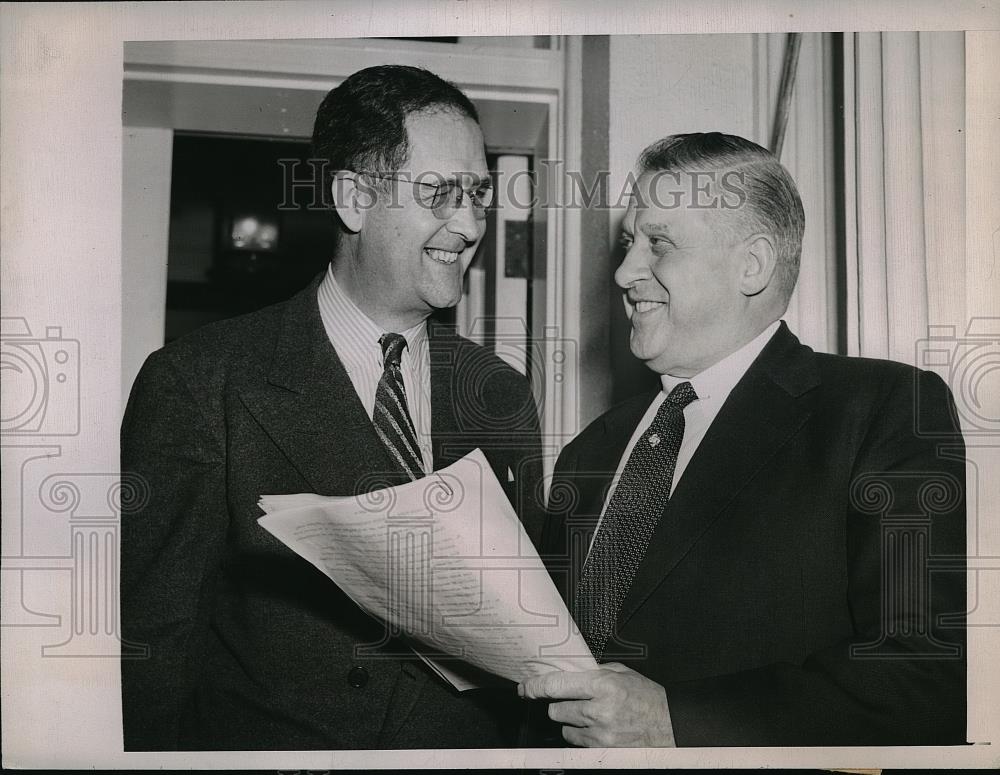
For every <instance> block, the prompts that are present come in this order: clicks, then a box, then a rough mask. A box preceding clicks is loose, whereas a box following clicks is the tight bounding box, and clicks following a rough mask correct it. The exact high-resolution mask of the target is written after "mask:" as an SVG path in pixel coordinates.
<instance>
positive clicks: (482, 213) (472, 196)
mask: <svg viewBox="0 0 1000 775" xmlns="http://www.w3.org/2000/svg"><path fill="white" fill-rule="evenodd" d="M350 172H353V173H354V174H355V175H368V176H369V177H372V178H378V179H379V180H395V181H397V182H399V183H410V184H411V185H415V186H425V187H427V188H433V189H434V190H435V192H439V191H440V189H442V188H445V187H450V188H455V189H458V191H460V192H461V193H460V194H459V195H458V198H457V199H456V200H455V201H454V202H453V203H452V204H451V206H450V208H448V210H447V212H446V213H444V214H442V213H441V212H440V211H441V210H444V209H445V204H441V205H438V206H437V207H434V206H433V205H429V204H427V203H426V202H423V201H421V200H420V199H419V198H417V201H418V202H419V204H421V205H422V206H426V207H427V209H428V210H430V211H431V212H432V213H434V216H435V217H436V218H439V219H441V220H445V219H447V218H450V217H451V216H452V215H454V214H455V212H457V211H458V210H459V208H461V206H462V199H463V198H468V200H469V204H470V205H471V206H472V211H473V212H474V213H475V214H476V217H477V218H485V217H486V210H487V209H488V208H489V206H490V205H491V204H493V198H494V196H495V190H494V187H493V180H492V179H491V178H485V179H484V182H483V183H480V185H479V186H478V189H477V190H481V189H486V190H488V191H489V192H490V197H489V201H488V202H485V203H484V202H482V201H481V199H480V197H478V196H476V191H469V190H468V189H466V188H465V187H464V186H460V185H459V184H458V181H456V180H446V181H444V182H442V183H426V182H424V181H422V180H410V179H409V178H404V177H400V176H399V175H386V174H385V173H382V172H374V171H373V170H350Z"/></svg>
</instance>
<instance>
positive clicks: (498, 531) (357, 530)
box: [259, 449, 597, 690]
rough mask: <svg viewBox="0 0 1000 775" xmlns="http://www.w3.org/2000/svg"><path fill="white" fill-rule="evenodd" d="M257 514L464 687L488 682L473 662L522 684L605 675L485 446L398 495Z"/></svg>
mask: <svg viewBox="0 0 1000 775" xmlns="http://www.w3.org/2000/svg"><path fill="white" fill-rule="evenodd" d="M260 507H261V508H262V509H263V510H264V512H265V513H266V514H265V516H263V517H261V518H260V520H259V522H260V525H261V526H262V527H263V528H264V529H265V530H267V531H268V532H270V533H271V534H272V535H274V536H275V537H276V538H278V539H279V540H280V541H281V542H282V543H284V544H285V545H286V546H288V547H289V548H291V549H292V550H293V551H295V552H296V553H297V554H299V555H300V556H302V557H303V558H305V559H306V560H308V561H309V562H311V563H312V564H313V565H315V566H316V567H317V568H319V569H320V570H321V571H322V572H323V573H325V574H326V575H327V576H329V577H330V578H331V579H332V580H333V581H334V582H335V583H336V584H337V586H339V587H340V588H341V589H342V590H343V591H344V592H345V593H346V594H347V595H348V596H350V597H351V599H352V600H354V602H355V603H357V604H358V605H359V606H360V607H361V608H363V609H364V610H366V611H367V612H368V613H369V614H371V615H372V616H374V617H376V618H378V619H379V620H381V621H383V622H385V623H386V626H387V629H388V633H389V634H391V635H393V636H396V635H403V636H406V638H407V639H408V640H410V641H411V642H412V641H416V642H417V645H416V651H417V653H418V655H420V656H421V658H423V659H424V661H425V662H427V663H428V664H430V665H431V666H432V667H433V668H434V669H435V670H436V671H437V672H438V674H439V675H441V676H442V677H443V678H444V679H445V680H447V681H449V682H450V683H451V684H452V685H453V686H455V687H456V688H458V689H460V690H464V689H468V688H473V687H474V686H478V685H481V683H482V682H481V681H478V680H476V679H474V678H473V679H470V678H469V674H470V673H474V672H475V671H469V670H468V669H464V668H465V667H466V665H467V666H472V667H473V668H477V669H478V670H482V671H485V672H486V673H490V674H493V675H495V676H500V677H502V678H506V679H509V680H512V681H517V682H520V681H523V680H525V679H526V678H530V677H532V676H535V675H539V674H541V673H545V672H550V671H552V670H594V669H596V668H597V663H596V661H595V660H594V657H593V656H592V655H591V653H590V650H589V649H588V648H587V644H586V642H585V641H584V639H583V637H582V636H581V635H580V633H579V631H578V630H577V627H576V625H575V623H574V622H573V619H572V617H571V616H570V614H569V611H568V610H567V609H566V606H565V604H564V603H563V601H562V598H561V597H560V596H559V593H558V591H557V590H556V588H555V585H554V584H553V583H552V580H551V579H550V578H549V574H548V572H547V571H546V570H545V567H544V566H543V564H542V561H541V559H540V558H539V557H538V553H537V552H536V551H535V548H534V546H533V544H532V543H531V540H530V539H529V538H528V536H527V535H526V534H525V532H524V528H523V527H522V525H521V522H520V520H519V519H518V518H517V515H516V514H515V513H514V509H513V508H512V507H511V505H510V502H509V501H508V500H507V496H506V495H505V494H504V492H503V490H502V489H501V487H500V483H499V482H498V481H497V479H496V476H495V475H494V474H493V470H492V469H491V468H490V465H489V463H488V462H487V460H486V458H485V456H484V455H483V453H482V451H481V450H478V449H476V450H474V451H473V452H470V453H469V454H468V455H466V456H465V457H463V458H462V459H461V460H459V461H457V462H455V463H453V464H452V465H450V466H448V467H447V468H444V469H442V470H440V471H435V472H433V473H431V474H429V475H428V476H426V477H424V478H422V479H418V480H416V481H413V482H409V483H407V484H403V485H400V486H398V487H391V488H387V489H382V490H375V491H373V492H370V493H366V494H362V495H357V496H347V497H324V496H320V495H313V494H300V495H264V496H261V498H260ZM442 657H451V658H453V659H452V660H447V659H442ZM456 659H457V660H461V662H464V663H466V665H462V664H461V662H459V663H457V664H456V662H455V660H456Z"/></svg>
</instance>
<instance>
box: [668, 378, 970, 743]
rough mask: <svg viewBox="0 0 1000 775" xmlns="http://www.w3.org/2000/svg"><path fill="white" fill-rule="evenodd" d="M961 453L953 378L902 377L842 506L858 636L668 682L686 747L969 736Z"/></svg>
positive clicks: (879, 413)
mask: <svg viewBox="0 0 1000 775" xmlns="http://www.w3.org/2000/svg"><path fill="white" fill-rule="evenodd" d="M911 375H912V376H911ZM914 380H916V382H914ZM915 388H916V389H915ZM964 459H965V449H964V444H963V441H962V436H961V432H960V431H959V429H958V427H957V425H956V422H955V413H954V405H953V402H952V399H951V394H950V392H949V391H948V388H947V387H946V386H945V384H944V382H943V381H942V380H941V379H940V378H939V377H937V376H936V375H935V374H932V373H930V372H919V373H917V372H915V371H907V372H906V373H904V374H903V375H902V377H900V378H899V379H897V380H896V381H895V383H894V384H893V385H892V388H891V389H890V390H889V392H888V396H887V398H886V400H885V402H884V403H883V404H882V406H881V407H879V408H878V409H877V410H876V411H875V413H874V414H873V416H872V418H871V426H870V429H869V431H868V433H867V436H866V437H865V438H864V441H863V442H862V444H861V446H860V448H859V450H858V454H857V456H856V458H855V464H854V467H853V471H852V482H851V492H850V497H849V502H848V503H847V504H845V508H846V520H847V545H846V547H844V550H845V551H846V552H847V567H848V590H847V595H848V600H847V604H848V606H849V610H850V614H851V619H852V622H853V630H854V633H853V636H852V637H851V638H849V639H846V640H843V641H841V642H838V643H834V644H831V645H830V646H829V647H827V648H824V649H822V650H820V651H817V652H816V653H813V654H811V655H810V656H809V657H808V658H807V659H805V661H804V662H803V663H802V664H772V665H769V666H766V667H763V668H759V669H755V670H751V671H746V672H741V673H736V674H731V675H722V676H717V677H712V678H706V679H699V680H691V681H685V682H677V683H668V684H667V685H666V686H665V689H666V693H667V701H668V704H669V707H670V714H671V719H672V724H673V727H674V733H675V736H676V739H677V742H678V745H682V746H704V745H775V746H781V745H897V744H899V745H902V744H906V745H916V744H920V745H930V744H957V743H963V742H964V741H965V725H966V713H965V711H966V707H965V702H966V696H965V680H966V679H965V664H966V661H965V629H964V611H965V603H966V600H965V573H964V567H965V566H964V558H965V525H966V520H965V462H964ZM831 549H832V550H836V548H833V547H832V548H831ZM734 637H738V635H737V634H736V633H734Z"/></svg>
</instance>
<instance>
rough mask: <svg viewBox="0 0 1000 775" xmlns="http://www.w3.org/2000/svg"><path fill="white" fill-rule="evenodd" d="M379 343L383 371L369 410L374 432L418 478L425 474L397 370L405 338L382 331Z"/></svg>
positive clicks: (412, 475) (401, 379) (408, 470)
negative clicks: (371, 407)
mask: <svg viewBox="0 0 1000 775" xmlns="http://www.w3.org/2000/svg"><path fill="white" fill-rule="evenodd" d="M378 343H379V344H380V345H381V346H382V363H383V371H382V378H381V379H380V380H379V383H378V388H377V389H376V390H375V411H374V412H373V413H372V422H373V423H374V425H375V432H376V433H378V436H379V438H380V439H382V443H383V444H384V445H385V447H386V449H387V450H389V454H391V455H392V457H393V459H394V460H395V461H396V463H398V464H399V467H400V468H401V469H402V470H403V471H405V472H406V473H407V474H408V475H409V477H410V479H419V478H420V477H422V476H423V475H424V474H425V471H424V463H423V457H422V456H421V454H420V444H419V443H418V442H417V432H416V429H415V428H414V427H413V420H412V419H411V418H410V411H409V409H408V408H407V404H406V389H405V388H404V387H403V374H402V372H401V371H400V370H399V362H400V359H401V358H402V356H403V350H404V349H406V338H405V337H404V336H402V335H401V334H382V336H381V337H379V340H378Z"/></svg>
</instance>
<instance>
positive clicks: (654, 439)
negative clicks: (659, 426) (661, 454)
mask: <svg viewBox="0 0 1000 775" xmlns="http://www.w3.org/2000/svg"><path fill="white" fill-rule="evenodd" d="M659 443H660V434H658V433H654V434H652V435H651V436H650V437H649V446H651V447H655V446H656V445H657V444H659Z"/></svg>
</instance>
